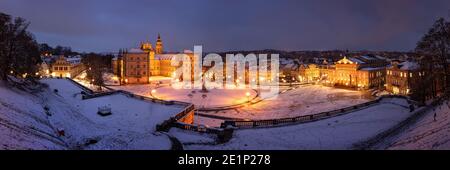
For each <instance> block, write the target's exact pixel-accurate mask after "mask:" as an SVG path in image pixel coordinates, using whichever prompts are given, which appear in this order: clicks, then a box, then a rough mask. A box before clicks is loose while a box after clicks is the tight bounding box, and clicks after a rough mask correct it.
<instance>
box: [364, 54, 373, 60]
mask: <svg viewBox="0 0 450 170" xmlns="http://www.w3.org/2000/svg"><path fill="white" fill-rule="evenodd" d="M361 58H364V59H366V60H375V58H374V57H371V56H368V55H363V56H361Z"/></svg>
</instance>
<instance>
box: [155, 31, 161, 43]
mask: <svg viewBox="0 0 450 170" xmlns="http://www.w3.org/2000/svg"><path fill="white" fill-rule="evenodd" d="M156 41H157V42H161V35H160V34H159V33H158V40H156Z"/></svg>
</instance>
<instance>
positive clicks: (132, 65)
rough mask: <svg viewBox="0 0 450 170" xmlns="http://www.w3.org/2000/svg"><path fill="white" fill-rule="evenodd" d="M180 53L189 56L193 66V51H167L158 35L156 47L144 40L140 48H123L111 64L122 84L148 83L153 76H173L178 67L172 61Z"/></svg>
mask: <svg viewBox="0 0 450 170" xmlns="http://www.w3.org/2000/svg"><path fill="white" fill-rule="evenodd" d="M179 54H186V55H187V56H189V57H190V58H191V63H192V66H193V63H194V59H193V58H194V54H193V53H192V52H187V51H184V52H183V53H165V52H164V51H163V42H162V40H161V36H159V35H158V39H157V41H156V46H155V48H153V46H152V44H151V43H150V42H143V43H141V45H140V48H132V49H129V50H121V51H120V52H119V55H118V56H117V57H115V58H113V59H112V63H111V65H112V69H113V73H114V74H115V75H116V76H117V77H118V79H119V80H120V82H121V84H146V83H150V82H151V77H153V76H163V77H173V76H174V75H173V74H174V72H175V70H176V68H177V67H175V66H172V64H171V61H172V58H173V57H174V56H176V55H179ZM191 70H192V71H193V69H191Z"/></svg>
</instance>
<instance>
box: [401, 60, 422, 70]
mask: <svg viewBox="0 0 450 170" xmlns="http://www.w3.org/2000/svg"><path fill="white" fill-rule="evenodd" d="M399 66H400V69H402V70H417V69H419V68H420V66H419V64H418V63H416V62H412V61H405V62H402V63H400V64H399Z"/></svg>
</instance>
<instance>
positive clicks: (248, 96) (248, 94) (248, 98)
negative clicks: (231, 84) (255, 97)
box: [245, 92, 250, 103]
mask: <svg viewBox="0 0 450 170" xmlns="http://www.w3.org/2000/svg"><path fill="white" fill-rule="evenodd" d="M245 96H247V103H249V102H250V92H247V93H245Z"/></svg>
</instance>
